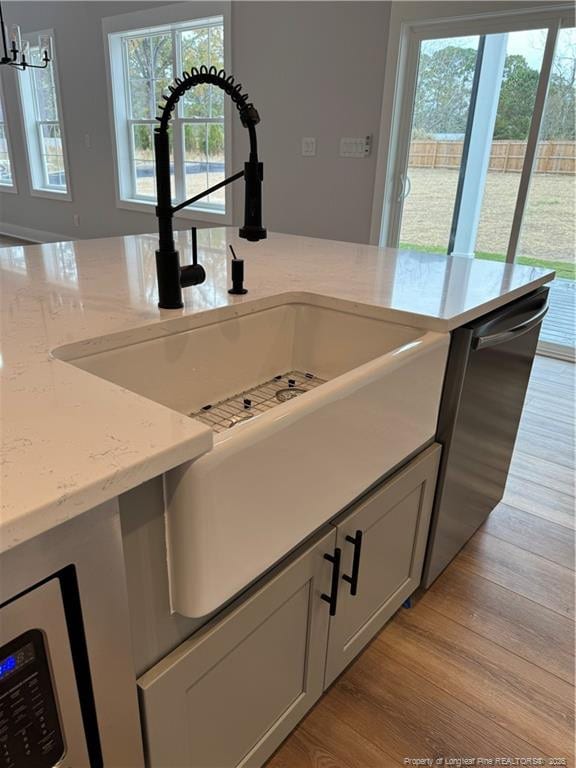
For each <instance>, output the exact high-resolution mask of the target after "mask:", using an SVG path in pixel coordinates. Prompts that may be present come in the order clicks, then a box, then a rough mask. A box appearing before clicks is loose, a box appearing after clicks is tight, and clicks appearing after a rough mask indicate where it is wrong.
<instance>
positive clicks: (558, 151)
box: [408, 140, 576, 175]
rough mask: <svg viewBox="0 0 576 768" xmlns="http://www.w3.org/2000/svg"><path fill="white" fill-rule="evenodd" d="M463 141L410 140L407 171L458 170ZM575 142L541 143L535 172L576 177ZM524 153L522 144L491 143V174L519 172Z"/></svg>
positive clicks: (521, 142) (508, 142)
mask: <svg viewBox="0 0 576 768" xmlns="http://www.w3.org/2000/svg"><path fill="white" fill-rule="evenodd" d="M463 144H464V142H463V141H434V140H430V141H424V140H422V141H420V140H419V141H413V142H412V143H411V144H410V155H409V159H408V165H409V167H410V168H459V167H460V160H461V159H462V147H463ZM575 147H576V142H574V141H541V142H540V143H539V145H538V152H537V155H536V173H563V174H572V175H573V174H576V152H575V151H574V148H575ZM525 152H526V142H525V141H493V142H492V151H491V153H490V166H489V169H490V170H491V171H501V172H502V173H506V172H518V173H519V172H520V171H521V170H522V164H523V162H524V154H525Z"/></svg>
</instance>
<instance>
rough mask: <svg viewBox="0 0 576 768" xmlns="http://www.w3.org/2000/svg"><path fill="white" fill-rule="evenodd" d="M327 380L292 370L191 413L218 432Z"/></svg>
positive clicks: (192, 416)
mask: <svg viewBox="0 0 576 768" xmlns="http://www.w3.org/2000/svg"><path fill="white" fill-rule="evenodd" d="M325 383H326V380H325V379H320V378H319V377H318V376H315V375H314V374H312V373H303V372H302V371H289V372H288V373H283V374H281V375H279V376H275V377H274V378H273V379H270V380H269V381H266V382H264V384H258V386H256V387H253V388H252V389H247V390H245V391H244V392H240V393H239V394H237V395H233V396H232V397H229V398H227V399H226V400H221V401H220V402H219V403H214V404H209V405H205V406H204V407H203V408H201V409H200V410H199V411H193V412H192V413H190V414H189V416H190V417H191V418H193V419H199V420H200V421H202V422H203V423H204V424H207V425H208V426H209V427H211V428H212V429H213V430H214V432H223V431H224V430H226V429H230V427H233V426H235V425H236V424H240V423H241V422H243V421H246V420H247V419H251V418H254V417H255V416H258V415H259V414H261V413H265V412H266V411H269V410H270V409H271V408H275V407H276V406H277V405H280V404H281V403H283V402H286V400H290V399H292V397H297V396H298V395H300V394H304V392H308V391H310V390H311V389H315V388H316V387H317V386H319V385H320V384H325Z"/></svg>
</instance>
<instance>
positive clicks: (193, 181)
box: [109, 16, 226, 217]
mask: <svg viewBox="0 0 576 768" xmlns="http://www.w3.org/2000/svg"><path fill="white" fill-rule="evenodd" d="M109 44H110V73H111V79H112V95H113V107H114V128H115V134H116V149H117V162H118V186H119V193H120V194H119V196H120V200H121V201H124V202H128V203H136V204H145V205H153V204H155V201H156V179H155V167H154V129H155V127H156V126H157V125H158V123H157V121H156V120H155V117H156V115H158V114H159V112H158V104H159V103H163V102H162V94H163V93H166V92H167V88H168V85H169V84H170V83H171V82H172V80H173V79H174V77H175V76H176V75H178V74H179V73H181V72H183V71H188V72H189V71H190V70H191V69H192V67H197V68H198V67H200V66H202V65H206V66H207V67H210V66H214V67H216V68H217V69H218V70H220V69H223V68H224V66H225V56H224V18H223V17H222V16H215V17H210V18H203V19H196V20H194V21H187V22H179V23H176V24H173V25H170V26H166V25H164V26H162V27H150V28H145V29H139V30H131V31H123V32H119V33H114V34H110V35H109ZM225 124H226V119H225V106H224V93H223V92H222V91H221V90H220V89H219V88H217V87H214V86H208V85H203V86H198V87H196V88H193V89H192V90H190V91H189V92H188V93H186V94H185V95H184V97H183V98H182V99H181V100H180V102H179V104H178V106H177V108H176V110H175V112H174V113H173V116H172V120H171V128H170V132H171V133H170V136H171V152H172V193H173V195H174V198H175V200H178V201H182V200H185V199H187V198H189V197H192V196H193V195H195V194H197V193H199V192H202V191H203V190H205V189H206V188H207V187H210V186H214V185H215V184H217V183H218V182H220V181H222V180H223V179H224V178H225V176H226V151H225V146H226V128H225ZM190 208H191V209H193V210H194V211H202V212H203V213H204V214H205V213H208V214H216V215H217V216H218V217H221V216H222V214H225V213H226V191H225V190H224V189H221V190H218V191H217V192H215V193H213V194H212V195H210V196H209V197H206V198H203V199H202V200H201V201H199V202H198V203H197V204H196V205H194V206H190Z"/></svg>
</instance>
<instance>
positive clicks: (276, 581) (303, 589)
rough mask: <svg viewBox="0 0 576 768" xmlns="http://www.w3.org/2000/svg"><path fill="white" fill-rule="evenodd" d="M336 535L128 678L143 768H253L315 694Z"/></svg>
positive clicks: (319, 679)
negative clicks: (135, 692)
mask: <svg viewBox="0 0 576 768" xmlns="http://www.w3.org/2000/svg"><path fill="white" fill-rule="evenodd" d="M335 541H336V531H335V530H331V531H329V532H328V533H326V534H325V535H324V536H323V537H322V538H321V539H320V540H319V541H318V542H317V543H315V544H314V545H311V547H310V548H309V549H307V550H306V551H305V552H304V553H303V554H302V555H300V556H299V557H297V558H296V559H295V560H293V561H292V562H291V563H290V564H289V565H288V566H283V568H282V570H281V571H280V572H279V573H278V574H277V575H276V576H274V577H273V578H272V579H271V580H270V581H268V582H267V583H266V584H265V585H264V586H263V587H262V588H261V589H259V590H258V591H255V592H254V593H253V594H252V595H251V596H250V597H248V598H246V599H244V600H243V601H242V602H241V603H240V604H239V606H238V607H237V608H235V609H234V610H232V611H231V612H230V613H229V614H228V615H226V616H225V617H224V618H218V620H217V621H215V622H214V623H213V624H209V625H207V627H205V628H203V629H201V630H199V631H198V632H197V633H196V634H195V635H193V636H192V638H190V640H188V641H186V642H184V643H183V644H182V645H180V646H179V647H178V648H176V649H175V650H174V651H173V652H172V653H170V654H169V655H168V656H167V657H165V658H164V659H163V660H162V661H160V662H159V663H158V664H156V665H155V666H154V667H153V668H152V669H151V670H149V671H148V672H147V673H146V674H144V675H143V676H142V677H140V678H139V680H138V686H139V692H140V699H141V705H142V713H143V722H144V732H145V742H146V749H147V760H148V765H149V766H150V768H176V766H178V767H179V768H184V767H185V768H207V767H209V766H210V767H213V768H237V767H239V766H242V768H247V767H248V766H260V765H262V764H263V763H264V761H265V760H266V758H267V757H268V756H269V755H271V754H272V752H273V751H274V750H275V749H276V748H277V747H278V746H279V745H280V743H281V742H282V740H283V739H284V738H285V737H286V736H287V735H288V734H289V733H290V731H291V730H292V728H294V726H295V725H296V724H297V723H298V722H299V721H300V720H301V719H302V717H303V716H304V714H305V713H306V711H307V710H308V709H309V708H310V707H311V706H312V704H313V703H314V702H315V701H316V700H317V699H318V698H319V697H320V695H321V694H322V690H323V687H324V667H325V658H326V645H327V640H328V623H329V606H328V605H327V603H326V601H325V599H322V594H324V595H325V596H327V595H329V594H330V592H331V586H332V574H333V568H332V564H331V562H330V561H329V560H327V559H326V558H325V555H328V556H330V557H331V556H332V555H333V553H334V548H335Z"/></svg>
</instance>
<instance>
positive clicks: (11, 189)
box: [0, 78, 18, 194]
mask: <svg viewBox="0 0 576 768" xmlns="http://www.w3.org/2000/svg"><path fill="white" fill-rule="evenodd" d="M0 102H2V114H3V116H4V119H3V120H2V121H0V124H1V125H3V126H4V136H5V140H6V152H7V154H8V162H9V163H10V175H11V176H12V183H11V184H4V183H3V182H2V181H0V192H8V193H9V194H18V186H17V183H16V174H15V172H14V171H15V168H14V152H13V151H12V139H11V136H10V126H9V125H8V120H7V117H8V114H7V112H6V99H5V98H4V87H3V84H2V79H1V78H0Z"/></svg>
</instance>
